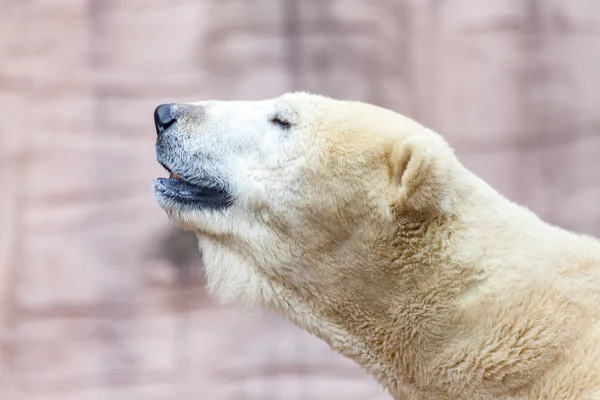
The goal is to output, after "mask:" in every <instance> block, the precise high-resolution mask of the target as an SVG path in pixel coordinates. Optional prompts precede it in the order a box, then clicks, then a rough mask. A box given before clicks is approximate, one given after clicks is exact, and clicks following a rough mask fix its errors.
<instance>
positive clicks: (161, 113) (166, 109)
mask: <svg viewBox="0 0 600 400" xmlns="http://www.w3.org/2000/svg"><path fill="white" fill-rule="evenodd" d="M175 121H176V118H175V117H173V114H172V112H171V104H161V105H160V106H158V107H156V110H154V125H156V133H157V134H158V135H160V134H161V133H163V132H164V131H166V130H167V129H169V127H170V126H171V125H173V124H174V123H175Z"/></svg>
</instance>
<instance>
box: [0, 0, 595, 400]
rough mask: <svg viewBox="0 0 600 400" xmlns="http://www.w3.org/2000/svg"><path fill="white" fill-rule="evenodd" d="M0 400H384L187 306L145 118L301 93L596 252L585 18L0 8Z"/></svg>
mask: <svg viewBox="0 0 600 400" xmlns="http://www.w3.org/2000/svg"><path fill="white" fill-rule="evenodd" d="M0 21H1V23H0V55H1V57H2V59H1V60H2V62H1V63H0V115H1V117H0V399H2V400H21V399H27V400H58V399H60V400H72V399H73V400H74V399H77V400H88V399H89V400H100V399H165V400H167V399H178V400H186V399H202V400H213V399H214V400H233V399H235V400H244V399H257V400H258V399H261V400H263V399H264V400H288V399H289V400H310V399H314V400H334V399H336V400H337V399H344V400H354V399H357V400H358V399H370V400H377V399H388V398H389V397H388V396H387V395H386V394H385V393H384V392H383V391H382V390H381V389H380V388H379V387H378V385H377V384H376V383H375V382H374V381H373V380H372V379H371V378H370V377H368V376H367V375H366V374H365V373H363V372H362V371H361V370H360V369H359V368H358V367H356V366H355V365H354V364H353V363H351V362H350V361H346V360H344V359H342V358H341V357H340V356H337V355H336V354H334V353H332V352H331V351H330V350H329V349H328V348H327V346H326V345H324V344H323V343H321V342H320V341H318V340H317V339H315V338H313V337H311V336H309V335H308V334H306V333H304V332H302V331H300V330H299V329H296V328H294V327H292V326H291V325H290V324H289V323H287V322H285V321H283V320H282V319H280V318H278V317H276V316H273V315H271V314H267V313H255V314H253V315H247V314H245V313H244V312H241V311H239V310H237V309H236V308H220V307H216V306H215V305H214V304H212V302H211V300H210V299H208V298H207V297H206V296H205V294H204V292H203V282H202V279H203V278H202V270H201V268H200V265H201V261H200V258H199V255H198V254H197V251H196V250H195V243H194V239H193V238H191V237H190V235H189V234H187V233H183V232H181V231H178V230H177V229H175V228H174V227H172V226H171V225H169V223H168V221H167V218H166V216H165V214H164V213H163V212H162V211H161V210H160V209H159V208H158V206H156V205H155V204H154V199H153V195H152V179H153V178H154V177H156V176H164V175H165V172H164V171H163V170H162V168H161V167H160V166H158V164H156V163H155V161H154V139H155V132H154V127H153V122H152V112H153V110H154V107H155V106H156V105H158V104H159V103H161V102H170V101H184V100H201V99H211V98H219V99H262V98H266V97H271V96H277V95H279V94H281V93H282V92H285V91H289V90H293V89H303V90H309V91H312V92H317V93H323V94H327V95H331V96H334V97H340V98H345V99H355V100H365V101H369V102H374V103H377V104H379V105H383V106H386V107H389V108H392V109H394V110H396V111H399V112H402V113H404V114H407V115H409V116H412V117H414V118H416V119H418V120H420V121H421V122H423V123H425V124H427V125H429V126H430V127H432V128H434V129H436V130H438V131H439V132H441V133H443V134H444V135H445V136H446V137H447V139H448V140H449V142H450V143H451V144H452V145H453V146H454V147H455V148H456V151H457V153H458V155H459V156H460V157H461V159H462V160H463V162H464V163H465V164H466V165H467V166H468V167H470V168H472V169H473V170H474V171H475V172H477V173H478V174H480V175H481V176H482V177H483V178H484V179H486V180H487V181H488V182H490V183H491V184H492V185H493V186H495V187H496V188H497V189H498V190H499V191H501V192H502V193H504V194H505V195H507V196H508V197H509V198H511V199H513V200H515V201H517V202H520V203H522V204H524V205H526V206H528V207H530V208H531V209H533V210H534V211H535V212H537V213H538V214H540V215H541V216H542V217H543V218H545V219H547V220H549V221H551V222H553V223H556V224H558V225H560V226H563V227H566V228H569V229H574V230H578V231H581V232H585V233H590V234H595V235H600V117H599V115H600V2H598V1H597V0H570V1H565V0H516V1H508V0H478V1H472V0H469V1H468V0H397V1H391V0H390V1H371V0H343V1H342V0H163V1H159V0H0Z"/></svg>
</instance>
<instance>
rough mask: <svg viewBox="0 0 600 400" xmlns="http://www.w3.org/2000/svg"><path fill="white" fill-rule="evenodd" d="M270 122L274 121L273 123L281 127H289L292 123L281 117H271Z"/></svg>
mask: <svg viewBox="0 0 600 400" xmlns="http://www.w3.org/2000/svg"><path fill="white" fill-rule="evenodd" d="M271 122H272V123H274V124H275V125H277V126H279V127H280V128H281V129H286V130H287V129H290V127H291V126H292V124H291V123H290V121H288V120H287V119H285V118H283V117H278V116H276V117H273V118H272V119H271Z"/></svg>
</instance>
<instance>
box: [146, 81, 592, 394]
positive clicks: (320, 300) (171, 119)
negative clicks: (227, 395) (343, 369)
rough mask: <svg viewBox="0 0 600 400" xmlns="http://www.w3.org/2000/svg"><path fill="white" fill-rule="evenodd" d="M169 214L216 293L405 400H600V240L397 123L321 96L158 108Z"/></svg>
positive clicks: (420, 129) (437, 140)
mask: <svg viewBox="0 0 600 400" xmlns="http://www.w3.org/2000/svg"><path fill="white" fill-rule="evenodd" d="M154 119H155V125H156V130H157V132H158V138H157V141H156V152H157V159H158V162H159V163H160V164H162V165H163V166H164V167H165V168H166V169H167V171H169V172H170V176H169V177H168V178H158V179H156V180H155V183H154V190H155V197H156V200H157V201H158V204H159V205H160V206H161V207H162V208H163V209H164V210H165V211H166V213H167V214H168V215H169V216H170V218H171V219H172V220H174V221H176V222H177V223H178V224H180V225H181V226H182V227H184V228H187V229H190V230H193V231H194V232H195V233H196V235H197V237H198V242H199V246H200V248H201V249H202V251H203V254H204V262H205V267H206V274H207V281H208V288H209V290H210V291H211V292H212V293H213V294H214V295H215V296H216V298H217V299H219V300H220V301H222V302H226V303H229V302H236V303H240V304H245V305H246V306H248V307H255V306H262V307H268V308H271V309H274V310H276V311H278V312H279V313H281V314H282V315H284V316H285V317H287V318H288V319H289V320H291V321H292V322H293V323H294V324H296V325H297V326H299V327H301V328H303V329H305V330H307V331H309V332H311V333H312V334H314V335H316V336H317V337H319V338H321V339H322V340H324V341H326V342H327V343H328V344H329V346H330V347H331V348H333V349H334V350H336V351H338V352H339V353H341V354H342V355H344V356H346V357H349V358H351V359H353V360H354V361H355V362H356V363H358V364H359V365H361V366H362V367H363V368H364V369H365V370H366V371H368V372H369V373H370V374H372V375H373V376H374V377H375V378H376V379H377V380H378V381H379V382H380V383H381V384H382V385H383V386H384V387H385V388H386V389H387V390H388V391H389V392H390V394H391V395H392V396H393V397H394V398H395V399H405V398H407V399H469V400H475V399H600V242H599V241H598V240H596V239H595V238H592V237H587V236H584V235H579V234H574V233H570V232H567V231H564V230H561V229H559V228H557V227H554V226H551V225H549V224H547V223H545V222H543V221H542V220H540V219H539V218H538V217H537V216H536V215H534V214H533V213H532V212H530V211H529V210H527V209H525V208H524V207H521V206H519V205H516V204H514V203H512V202H511V201H509V200H507V199H506V198H504V197H502V196H501V195H500V194H498V193H497V192H496V191H494V190H493V189H492V188H491V187H490V186H488V185H487V184H486V183H485V182H484V181H483V180H481V179H479V178H478V177H476V176H475V175H474V174H473V173H471V172H470V171H468V170H467V169H466V168H465V167H464V166H463V165H462V164H461V163H460V162H459V161H458V159H457V158H456V156H455V155H454V153H453V150H452V149H451V147H450V146H449V145H448V144H447V143H446V142H445V141H444V139H443V138H442V137H441V136H440V135H438V134H437V133H435V132H433V131H432V130H430V129H427V128H426V127H424V126H422V125H421V124H419V123H417V122H415V121H413V120H411V119H410V118H407V117H405V116H402V115H400V114H397V113H395V112H393V111H391V110H387V109H384V108H379V107H377V106H374V105H369V104H365V103H360V102H349V101H340V100H335V99H331V98H326V97H322V96H317V95H311V94H307V93H287V94H284V95H283V96H281V97H279V98H275V99H269V100H264V101H204V102H198V103H185V104H184V103H181V104H163V105H160V106H159V107H157V108H156V110H155V114H154Z"/></svg>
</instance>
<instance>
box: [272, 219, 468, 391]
mask: <svg viewBox="0 0 600 400" xmlns="http://www.w3.org/2000/svg"><path fill="white" fill-rule="evenodd" d="M452 218H454V217H452V216H443V217H439V218H430V219H424V220H421V221H414V220H412V221H402V223H400V224H398V228H397V229H394V231H393V232H390V233H389V234H388V237H387V238H386V240H384V241H382V242H383V243H385V244H384V245H381V247H378V248H375V249H372V250H373V251H372V254H371V256H370V257H369V258H368V259H364V258H361V257H356V259H354V260H353V259H350V258H349V259H347V260H345V261H344V265H345V267H344V270H346V271H350V272H349V274H348V276H347V277H345V279H344V280H343V281H340V284H339V285H337V286H338V287H337V288H335V289H334V290H331V288H329V289H328V293H327V294H326V295H324V294H323V292H322V291H320V290H319V288H315V287H312V288H311V287H306V286H304V287H301V288H300V287H294V286H286V285H284V284H283V283H280V285H281V287H279V288H278V290H279V291H280V294H281V296H278V297H279V299H280V301H276V307H275V308H276V309H277V311H279V312H281V313H283V314H284V315H285V316H287V317H288V318H289V319H290V320H291V321H292V322H293V323H295V324H296V325H298V326H300V327H301V328H303V329H306V330H308V331H309V332H311V333H312V334H314V335H315V336H317V337H319V338H321V339H323V340H324V341H325V342H327V343H328V344H329V346H330V347H331V348H332V349H334V350H335V351H337V352H339V353H341V354H342V355H344V356H346V357H348V358H350V359H352V360H354V361H355V362H356V363H358V364H359V365H361V366H362V367H363V368H365V369H366V370H367V371H368V372H369V373H370V374H372V375H373V376H374V377H375V378H376V379H377V380H378V381H379V382H380V383H381V384H383V385H384V386H385V387H386V388H387V389H388V390H389V391H390V392H391V394H392V395H395V396H399V393H400V391H401V389H400V388H402V389H406V388H407V387H410V386H416V387H419V386H422V385H423V386H424V385H425V382H426V381H427V380H428V379H429V378H430V377H427V376H424V373H423V371H425V370H427V369H428V368H427V365H428V363H429V362H430V361H432V360H433V359H434V358H435V357H436V356H437V355H438V354H440V352H441V351H442V349H443V348H444V344H445V343H447V342H448V340H450V337H451V336H452V335H453V331H454V329H455V326H457V324H455V320H456V318H457V315H458V313H457V311H456V310H455V304H456V301H455V299H456V297H457V296H460V295H461V294H462V293H464V292H466V291H468V290H469V289H470V288H472V287H473V286H474V285H475V284H476V278H475V274H474V273H473V272H472V271H471V270H470V269H469V268H465V267H462V266H460V265H455V264H453V262H452V260H451V257H449V254H448V253H447V252H446V249H445V245H444V243H445V241H446V239H447V236H448V235H449V234H450V232H449V231H448V229H447V227H448V226H449V224H448V223H449V222H450V219H452ZM382 255H385V256H382ZM280 282H281V281H280ZM283 298H285V299H284V300H282V299H283ZM423 389H424V390H425V388H423Z"/></svg>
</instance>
